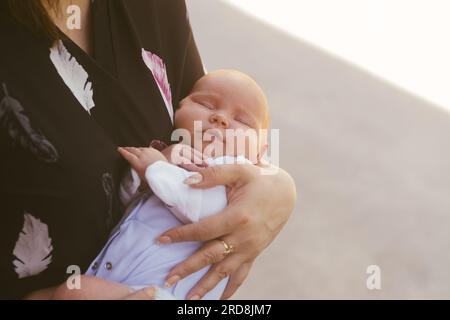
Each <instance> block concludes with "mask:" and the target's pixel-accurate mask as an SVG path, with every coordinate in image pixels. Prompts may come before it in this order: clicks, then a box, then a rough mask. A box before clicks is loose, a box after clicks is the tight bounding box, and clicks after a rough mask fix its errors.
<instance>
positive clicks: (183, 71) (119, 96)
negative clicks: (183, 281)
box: [0, 0, 203, 298]
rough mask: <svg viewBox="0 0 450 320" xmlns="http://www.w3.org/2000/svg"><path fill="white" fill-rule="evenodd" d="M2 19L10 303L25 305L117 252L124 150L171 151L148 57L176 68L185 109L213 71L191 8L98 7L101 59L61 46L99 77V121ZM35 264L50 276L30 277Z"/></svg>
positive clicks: (161, 4) (3, 279)
mask: <svg viewBox="0 0 450 320" xmlns="http://www.w3.org/2000/svg"><path fill="white" fill-rule="evenodd" d="M2 2H6V1H2ZM0 10H1V13H0V15H1V19H0V43H1V45H0V85H1V86H0V155H1V156H0V298H20V297H22V296H23V295H25V294H26V293H29V292H31V291H34V290H37V289H41V288H46V287H51V286H55V285H58V284H60V283H62V282H64V281H65V279H66V278H67V277H68V276H69V275H70V274H68V273H67V270H68V267H69V266H72V265H75V266H78V267H79V268H80V269H81V271H82V272H84V271H85V270H86V268H87V267H88V265H89V263H90V262H91V261H92V259H94V258H95V256H96V255H97V253H98V252H99V250H100V249H101V248H102V246H103V245H104V243H105V242H106V240H107V237H108V234H109V232H110V231H111V229H112V228H113V227H114V225H115V224H116V223H117V222H118V220H119V219H120V216H121V214H122V212H123V208H122V206H121V204H120V202H119V200H118V197H117V191H118V185H119V183H120V180H121V177H122V174H123V173H124V169H125V168H126V163H125V161H124V160H122V159H121V157H120V156H119V154H118V153H117V151H116V149H117V146H148V145H149V143H150V141H151V140H153V139H160V140H163V141H165V142H169V137H170V134H171V131H172V123H171V121H170V118H169V116H168V112H167V109H166V105H165V104H164V100H163V98H162V95H161V93H160V90H159V88H158V86H157V84H156V82H155V80H154V77H153V76H152V73H151V72H150V70H149V69H148V68H147V67H146V66H145V64H144V62H143V59H142V49H145V50H146V51H149V52H151V53H153V54H156V55H157V56H158V57H160V58H161V59H162V61H163V62H164V63H165V66H166V71H167V77H168V80H169V83H170V88H171V94H172V100H173V106H174V107H176V106H177V105H178V102H179V101H180V100H181V99H182V98H183V97H184V96H186V95H187V94H188V93H189V91H190V89H191V88H192V86H193V84H194V83H195V81H196V80H197V79H198V78H200V77H201V76H202V75H203V67H202V64H201V61H200V57H199V54H198V51H197V48H196V45H195V42H194V39H193V37H192V32H191V29H190V25H189V21H188V16H187V13H186V6H185V3H184V1H182V0H171V1H166V0H126V1H124V0H96V1H95V2H94V4H93V16H94V56H93V57H92V58H91V57H90V56H88V55H87V54H85V53H84V51H82V50H81V49H80V48H79V47H78V46H77V45H75V44H74V43H73V42H72V41H70V40H69V39H67V38H64V37H63V36H62V38H63V43H64V46H65V47H66V48H67V50H68V51H69V52H70V54H71V55H73V57H75V59H76V60H77V62H78V63H79V64H81V65H82V66H83V68H84V69H85V70H86V71H87V73H88V74H89V81H90V82H91V83H92V86H93V93H94V95H93V100H94V102H95V107H94V108H93V109H91V114H90V115H89V113H88V112H86V110H84V109H83V108H82V107H81V105H80V103H79V102H78V100H77V99H76V98H75V96H74V95H73V94H72V92H71V91H70V89H69V88H68V87H67V86H66V85H65V83H64V82H63V80H62V78H61V77H60V76H59V74H58V72H57V70H56V69H55V67H54V64H53V63H52V62H51V60H50V58H49V53H50V51H49V48H48V46H46V45H45V42H43V41H41V40H39V39H38V38H36V37H35V36H34V35H33V33H31V32H30V31H29V30H27V29H26V28H25V27H23V26H21V25H19V24H17V23H16V22H15V21H14V20H13V19H12V18H11V16H10V14H9V12H8V10H7V9H6V8H5V6H4V5H2V6H1V7H0ZM25 224H28V225H27V226H25ZM45 227H46V228H47V229H45ZM46 230H47V231H48V232H46ZM38 231H39V232H38ZM21 232H22V236H20V234H21ZM24 232H25V233H26V234H24ZM42 233H44V234H46V233H48V237H47V238H46V239H47V242H44V243H41V242H42V239H41V238H42ZM37 234H38V235H37ZM33 237H34V238H33ZM30 239H34V241H31V242H30ZM149 240H150V239H149ZM27 241H28V242H30V243H31V244H30V246H31V247H30V248H29V251H30V252H28V253H26V254H24V253H23V245H24V243H27ZM18 246H19V247H22V253H20V254H18V253H17V252H15V251H14V249H15V248H17V247H18ZM43 247H44V250H43ZM45 250H47V253H45V252H46V251H45ZM43 252H44V253H43ZM33 254H35V255H36V256H37V258H36V257H35V261H34V263H37V264H38V265H39V264H40V265H41V266H43V268H44V270H43V271H41V272H39V273H38V274H35V275H31V276H30V275H28V276H27V275H26V272H25V275H24V271H23V267H24V266H26V265H27V264H30V263H31V264H32V263H33V262H30V261H22V260H24V257H25V258H26V259H29V258H30V255H31V256H33ZM42 255H44V256H42ZM26 259H25V260H26ZM36 259H37V260H36ZM36 261H37V262H36ZM13 262H14V263H15V264H14V263H13ZM21 268H22V269H21ZM34 273H36V272H34ZM20 274H21V275H22V276H24V277H23V278H19V275H20Z"/></svg>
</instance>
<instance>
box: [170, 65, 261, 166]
mask: <svg viewBox="0 0 450 320" xmlns="http://www.w3.org/2000/svg"><path fill="white" fill-rule="evenodd" d="M195 121H198V122H197V126H194V122H195ZM269 122H270V121H269V108H268V104H267V100H266V97H265V95H264V93H263V91H262V90H261V88H260V87H259V86H258V84H257V83H256V82H255V81H254V80H253V79H252V78H250V77H249V76H247V75H245V74H243V73H241V72H239V71H235V70H218V71H213V72H210V73H208V74H207V75H205V76H203V77H202V78H200V79H199V80H198V81H197V82H196V83H195V85H194V88H193V89H192V91H191V93H190V94H189V95H188V96H187V97H186V98H184V99H183V100H182V101H181V102H180V105H179V108H178V109H177V111H176V113H175V127H176V128H177V129H181V128H182V129H186V130H188V131H189V133H190V134H191V137H193V138H191V145H192V147H194V148H196V149H199V148H201V149H202V150H199V151H201V152H203V153H204V154H207V155H210V156H217V155H222V154H223V155H225V154H226V155H229V156H239V155H243V156H245V157H246V158H247V159H249V160H250V161H252V162H256V161H257V160H258V159H259V158H260V157H261V156H262V155H263V154H264V152H265V149H266V147H267V142H266V139H265V135H264V137H263V136H262V135H261V134H260V133H261V130H262V129H268V126H269ZM199 123H201V128H200V127H199V126H198V124H199ZM230 129H231V130H230ZM239 129H240V130H239ZM251 129H253V130H251ZM199 139H201V141H199ZM239 139H241V141H240V142H239V141H237V140H239ZM194 140H197V141H194ZM243 140H244V141H245V145H243V143H242V142H243ZM213 145H214V148H212V146H213ZM218 147H219V148H221V149H222V150H223V153H222V154H220V152H219V153H217V149H218ZM213 149H214V151H213V152H211V151H212V150H213ZM211 153H212V154H211Z"/></svg>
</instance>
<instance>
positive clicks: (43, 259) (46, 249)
mask: <svg viewBox="0 0 450 320" xmlns="http://www.w3.org/2000/svg"><path fill="white" fill-rule="evenodd" d="M52 251H53V246H52V239H51V238H50V237H49V235H48V227H47V225H46V224H45V223H43V222H41V220H39V219H36V218H35V217H33V216H32V215H31V214H29V213H25V214H24V224H23V229H22V232H20V234H19V239H17V242H16V246H15V248H14V251H13V254H14V256H15V257H16V260H14V261H13V264H14V266H15V271H16V273H17V274H18V275H19V279H22V278H26V277H31V276H35V275H37V274H39V273H41V272H42V271H44V270H45V269H47V266H48V265H49V264H50V263H51V262H52V256H51V255H50V254H51V252H52Z"/></svg>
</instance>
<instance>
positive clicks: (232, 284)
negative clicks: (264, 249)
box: [220, 262, 253, 300]
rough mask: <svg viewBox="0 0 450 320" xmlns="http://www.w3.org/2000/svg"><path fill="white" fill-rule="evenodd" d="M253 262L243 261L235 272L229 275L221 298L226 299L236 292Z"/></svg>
mask: <svg viewBox="0 0 450 320" xmlns="http://www.w3.org/2000/svg"><path fill="white" fill-rule="evenodd" d="M252 265H253V262H247V263H244V264H243V265H242V266H240V267H239V268H238V269H237V270H236V271H235V272H233V273H232V274H231V275H230V280H228V283H227V286H226V287H225V290H224V292H223V294H222V297H220V299H221V300H227V299H229V298H231V296H232V295H233V294H234V293H235V292H236V290H237V289H239V287H240V286H241V285H242V283H244V280H245V279H246V278H247V276H248V273H249V272H250V269H251V268H252Z"/></svg>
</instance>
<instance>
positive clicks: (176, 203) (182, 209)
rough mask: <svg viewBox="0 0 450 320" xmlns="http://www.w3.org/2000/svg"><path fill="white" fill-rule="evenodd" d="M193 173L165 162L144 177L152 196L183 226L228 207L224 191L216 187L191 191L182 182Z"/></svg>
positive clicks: (222, 187)
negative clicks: (161, 202)
mask: <svg viewBox="0 0 450 320" xmlns="http://www.w3.org/2000/svg"><path fill="white" fill-rule="evenodd" d="M193 174H195V172H189V171H187V170H185V169H183V168H180V167H178V166H175V165H173V164H170V163H168V162H164V161H157V162H155V163H154V164H152V165H151V166H149V167H148V168H147V170H146V172H145V177H146V179H147V181H148V184H149V186H150V188H151V189H152V191H153V192H154V194H155V195H156V196H157V197H158V198H160V199H161V201H163V202H164V203H165V204H166V205H167V207H168V208H169V210H170V211H171V212H172V213H173V214H174V215H175V216H176V217H177V218H178V219H179V220H180V221H181V222H183V223H192V222H198V221H199V220H201V219H203V218H205V217H207V216H210V215H213V214H216V213H219V212H220V211H222V210H223V209H224V208H225V207H226V206H227V196H226V189H225V187H224V186H216V187H213V188H208V189H194V188H192V187H190V186H188V185H187V184H185V183H184V180H185V179H186V178H188V177H190V176H191V175H193Z"/></svg>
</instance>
